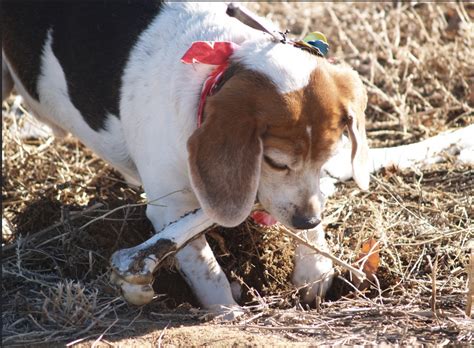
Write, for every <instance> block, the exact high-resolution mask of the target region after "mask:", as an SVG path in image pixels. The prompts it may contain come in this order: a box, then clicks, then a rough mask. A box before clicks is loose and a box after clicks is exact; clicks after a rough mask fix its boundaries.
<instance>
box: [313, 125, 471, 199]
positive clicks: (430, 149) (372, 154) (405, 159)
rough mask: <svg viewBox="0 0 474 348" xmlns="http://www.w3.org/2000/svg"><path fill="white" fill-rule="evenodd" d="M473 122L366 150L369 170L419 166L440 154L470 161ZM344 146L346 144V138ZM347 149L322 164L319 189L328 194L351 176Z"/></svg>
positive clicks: (440, 159) (466, 161) (462, 161)
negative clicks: (411, 142)
mask: <svg viewBox="0 0 474 348" xmlns="http://www.w3.org/2000/svg"><path fill="white" fill-rule="evenodd" d="M473 134H474V125H470V126H467V127H464V128H461V129H458V130H455V131H453V132H446V133H442V134H439V135H436V136H434V137H431V138H429V139H426V140H423V141H420V142H418V143H414V144H408V145H402V146H396V147H384V148H377V149H370V150H369V170H370V172H371V173H374V172H376V171H378V170H380V169H382V168H386V167H389V166H396V167H398V168H400V169H407V168H412V169H413V168H420V167H423V166H425V165H430V164H434V163H438V162H441V161H443V159H444V154H445V153H447V154H450V155H456V154H458V156H457V161H459V162H461V163H464V164H474V136H473ZM346 143H347V144H346V145H349V143H348V141H346ZM350 158H351V149H350V148H349V147H346V146H345V145H344V144H341V149H340V150H339V151H338V152H337V153H336V154H335V155H334V156H333V157H331V158H330V159H329V161H328V162H327V163H326V164H325V165H324V166H323V169H322V177H321V191H322V192H323V193H324V195H325V196H327V197H329V196H331V195H332V194H334V193H335V191H336V188H335V184H336V183H337V182H340V181H347V180H349V179H351V178H352V167H351V160H350Z"/></svg>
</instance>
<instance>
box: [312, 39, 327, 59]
mask: <svg viewBox="0 0 474 348" xmlns="http://www.w3.org/2000/svg"><path fill="white" fill-rule="evenodd" d="M308 44H310V45H311V46H313V47H316V48H317V49H318V50H319V51H320V52H321V54H322V55H323V56H325V55H326V54H328V52H329V45H328V44H327V43H326V42H324V41H322V40H315V41H308Z"/></svg>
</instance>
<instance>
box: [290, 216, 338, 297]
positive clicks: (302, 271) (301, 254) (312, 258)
mask: <svg viewBox="0 0 474 348" xmlns="http://www.w3.org/2000/svg"><path fill="white" fill-rule="evenodd" d="M299 235H300V236H301V237H303V238H306V239H307V240H308V241H310V242H312V243H314V244H315V245H316V246H318V247H319V248H320V249H321V250H325V251H326V250H329V248H328V244H327V242H326V239H325V238H324V229H323V227H322V226H321V225H319V226H318V227H316V228H315V229H313V230H306V231H302V232H300V233H299ZM333 277H334V269H333V264H332V261H331V260H330V259H328V258H327V257H324V256H322V255H320V254H318V253H317V252H315V251H314V250H313V249H310V248H308V247H307V246H305V245H301V244H298V245H297V247H296V251H295V258H294V270H293V275H292V282H293V284H294V285H295V286H296V287H298V288H300V289H301V290H300V294H301V298H302V300H303V302H305V303H312V302H313V301H314V299H315V298H316V297H317V296H321V297H324V295H325V294H326V291H327V290H328V288H329V286H330V285H331V283H332V279H333Z"/></svg>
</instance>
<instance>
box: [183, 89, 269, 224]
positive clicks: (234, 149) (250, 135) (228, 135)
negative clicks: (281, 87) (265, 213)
mask: <svg viewBox="0 0 474 348" xmlns="http://www.w3.org/2000/svg"><path fill="white" fill-rule="evenodd" d="M227 84H231V82H229V83H227ZM227 84H226V85H225V87H224V88H223V90H221V91H219V92H218V93H217V94H216V95H215V96H212V97H209V98H208V100H207V103H206V109H205V110H206V114H205V120H204V123H203V124H202V126H201V127H200V128H198V129H197V130H196V131H195V132H194V133H193V134H192V136H191V137H190V138H189V140H188V144H187V145H188V153H189V158H188V166H189V172H190V179H191V184H192V187H193V189H194V192H195V194H196V196H197V198H198V200H199V203H200V204H201V207H202V209H203V210H204V212H205V213H206V214H207V215H208V216H209V217H210V218H211V219H212V220H214V221H215V222H216V223H218V224H220V225H222V226H228V227H231V226H236V225H238V224H240V223H241V222H243V221H244V220H245V219H246V218H247V216H248V215H249V214H250V212H251V210H252V207H253V205H254V202H255V198H256V195H257V189H258V184H259V180H260V167H261V161H262V154H263V145H262V141H261V139H260V134H259V132H258V126H257V120H256V118H255V117H254V115H252V114H253V112H252V106H251V105H245V101H242V99H241V98H239V96H238V95H237V94H235V93H232V86H227ZM251 113H252V114H251Z"/></svg>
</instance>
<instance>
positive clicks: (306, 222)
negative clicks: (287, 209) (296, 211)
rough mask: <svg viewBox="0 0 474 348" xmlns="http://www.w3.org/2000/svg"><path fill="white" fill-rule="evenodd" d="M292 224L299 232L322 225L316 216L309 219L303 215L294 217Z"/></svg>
mask: <svg viewBox="0 0 474 348" xmlns="http://www.w3.org/2000/svg"><path fill="white" fill-rule="evenodd" d="M291 223H292V224H293V227H294V228H297V229H298V230H310V229H312V228H315V227H316V226H318V225H319V224H320V223H321V220H319V219H318V218H317V217H315V216H312V217H307V216H301V215H293V218H292V219H291Z"/></svg>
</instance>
